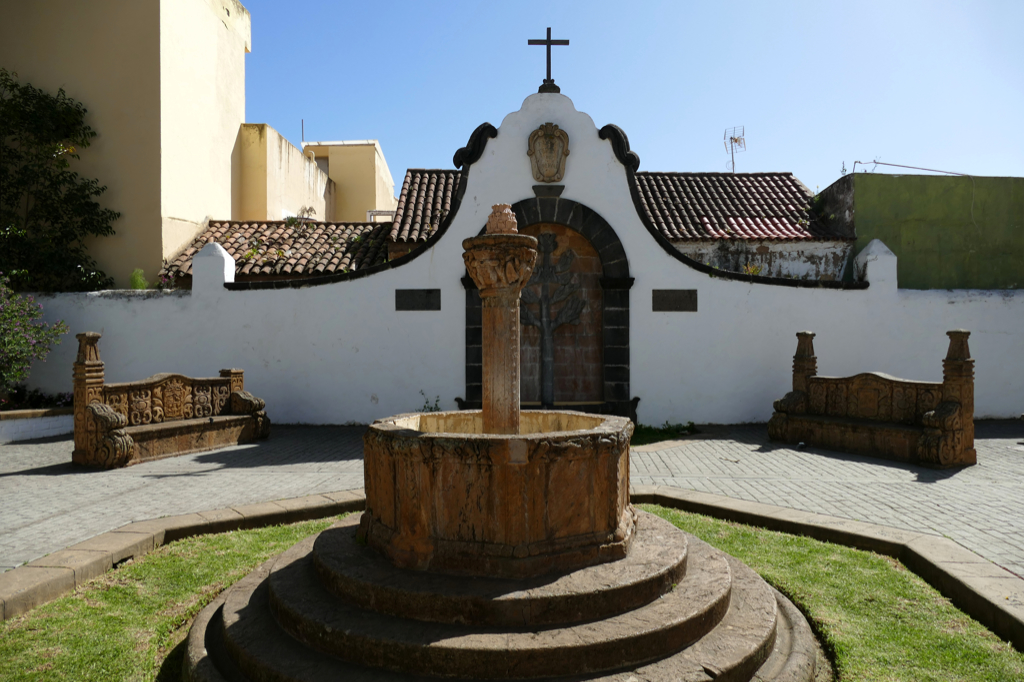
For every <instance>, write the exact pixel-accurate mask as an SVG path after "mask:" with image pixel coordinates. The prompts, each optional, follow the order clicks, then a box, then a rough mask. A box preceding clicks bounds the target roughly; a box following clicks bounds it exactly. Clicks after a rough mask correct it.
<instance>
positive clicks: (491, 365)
mask: <svg viewBox="0 0 1024 682" xmlns="http://www.w3.org/2000/svg"><path fill="white" fill-rule="evenodd" d="M462 248H463V249H465V253H463V254H462V257H463V259H464V260H465V262H466V270H467V271H468V272H469V276H470V277H472V278H473V281H474V282H475V283H476V286H477V288H478V289H479V290H480V303H481V317H482V326H483V330H482V332H483V333H482V336H483V424H484V433H507V434H518V433H519V293H520V291H522V288H523V287H524V286H525V285H526V282H527V280H529V279H530V275H531V274H532V273H533V266H534V264H535V263H536V262H537V240H536V239H535V238H533V237H531V236H529V235H525V234H519V233H518V230H517V226H516V218H515V215H514V214H513V213H512V207H511V206H510V205H508V204H496V205H495V206H494V207H493V211H492V212H491V215H490V216H488V218H487V233H486V234H483V235H481V236H479V237H472V238H470V239H466V240H465V241H463V242H462Z"/></svg>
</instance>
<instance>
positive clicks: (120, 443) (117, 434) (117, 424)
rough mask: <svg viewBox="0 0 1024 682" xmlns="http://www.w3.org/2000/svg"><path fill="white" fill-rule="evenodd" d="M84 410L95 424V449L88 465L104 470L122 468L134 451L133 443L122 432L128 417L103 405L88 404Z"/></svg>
mask: <svg viewBox="0 0 1024 682" xmlns="http://www.w3.org/2000/svg"><path fill="white" fill-rule="evenodd" d="M86 408H87V409H88V410H89V412H90V414H91V415H92V419H93V423H94V424H96V441H95V445H96V448H95V451H94V452H93V453H92V454H93V456H92V459H93V461H92V462H90V463H89V464H91V465H92V466H102V467H104V468H106V469H109V468H112V467H121V466H124V465H125V463H127V462H128V460H130V459H131V457H132V453H133V452H134V450H135V441H133V440H132V437H131V436H129V435H128V434H127V433H126V432H125V430H124V427H126V426H127V425H128V417H126V416H124V415H123V414H121V413H120V412H118V411H117V410H115V409H114V408H112V407H111V406H110V405H106V404H104V403H98V402H97V403H90V404H89V405H87V406H86Z"/></svg>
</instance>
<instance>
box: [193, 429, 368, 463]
mask: <svg viewBox="0 0 1024 682" xmlns="http://www.w3.org/2000/svg"><path fill="white" fill-rule="evenodd" d="M365 431H366V427H365V426H277V425H275V426H272V427H271V430H270V438H269V439H267V440H261V441H257V442H255V443H246V444H245V445H235V446H231V447H227V448H221V449H219V450H210V451H209V452H201V453H198V454H194V455H192V458H193V460H192V461H194V462H195V463H196V464H207V465H208V464H219V465H221V468H224V469H251V468H257V467H262V466H281V465H287V464H309V463H315V462H345V461H355V460H362V458H363V433H364V432H365ZM182 473H184V472H182ZM197 473H198V472H197Z"/></svg>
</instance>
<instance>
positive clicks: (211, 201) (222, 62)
mask: <svg viewBox="0 0 1024 682" xmlns="http://www.w3.org/2000/svg"><path fill="white" fill-rule="evenodd" d="M250 43H251V19H250V16H249V12H248V10H246V9H245V7H243V6H242V5H241V3H239V2H237V1H236V0H161V2H160V73H161V82H160V116H161V122H162V125H161V130H160V143H161V164H160V175H161V190H162V191H161V197H162V203H161V216H162V243H161V257H162V258H166V259H169V258H173V257H174V256H176V255H177V254H178V253H179V252H180V251H181V250H182V249H184V248H185V247H186V246H188V244H189V243H191V241H192V240H193V239H194V238H195V236H196V235H197V234H199V233H200V232H201V231H202V230H203V229H205V227H206V226H207V224H208V221H209V219H210V218H216V219H223V218H224V217H226V216H229V215H231V212H232V203H233V202H232V199H233V190H234V187H233V178H232V171H233V170H234V166H235V164H234V163H233V155H234V154H235V145H236V144H237V142H238V133H239V126H241V124H242V123H243V122H244V121H245V53H246V52H249V51H250V49H251V45H250ZM160 266H161V263H160V262H159V261H157V262H151V261H147V263H146V264H144V265H138V266H136V267H142V268H144V269H145V270H146V272H147V273H150V272H152V273H154V274H155V273H156V271H157V270H158V269H159V268H160Z"/></svg>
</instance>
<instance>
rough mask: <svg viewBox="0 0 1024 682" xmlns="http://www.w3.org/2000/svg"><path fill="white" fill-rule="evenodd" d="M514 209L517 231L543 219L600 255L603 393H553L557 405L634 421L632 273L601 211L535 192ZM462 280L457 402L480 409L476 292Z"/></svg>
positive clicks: (461, 406) (479, 355)
mask: <svg viewBox="0 0 1024 682" xmlns="http://www.w3.org/2000/svg"><path fill="white" fill-rule="evenodd" d="M512 210H513V212H514V213H515V215H516V221H517V222H518V223H519V228H520V230H521V231H523V232H526V233H531V232H534V231H536V229H529V228H535V226H543V225H545V224H546V225H558V226H563V227H566V228H569V230H571V231H573V232H575V233H577V234H578V236H579V237H582V238H583V239H585V240H586V241H587V242H588V243H589V245H590V246H591V247H592V248H593V251H594V252H596V254H597V257H598V258H599V259H600V276H599V277H598V278H597V281H598V283H599V285H600V300H601V310H600V315H599V316H594V317H595V318H599V320H600V332H601V333H600V336H601V339H600V346H599V347H600V355H601V358H600V362H601V370H600V374H601V380H602V381H601V384H602V385H601V387H600V393H601V396H600V398H599V399H597V400H592V401H591V400H587V401H570V404H565V403H562V404H560V401H559V400H558V399H557V397H556V400H555V407H565V408H567V409H576V410H582V411H586V412H597V413H602V414H616V415H621V416H628V417H630V418H631V419H633V420H634V421H636V406H637V403H638V402H639V398H632V399H631V397H630V385H629V289H630V287H632V285H633V278H632V277H630V274H629V261H628V260H627V258H626V252H625V249H623V248H622V242H621V241H619V238H618V235H616V234H615V230H613V229H612V227H611V225H609V224H608V222H607V221H606V220H605V219H604V218H602V217H601V215H600V214H598V213H597V212H595V211H593V210H591V209H590V208H587V207H586V206H584V205H583V204H581V203H579V202H577V201H572V200H570V199H562V198H559V197H534V198H531V199H524V200H523V201H520V202H517V203H516V204H514V205H513V206H512ZM462 283H463V286H464V287H465V289H466V398H465V399H464V400H461V399H459V400H458V403H459V407H460V408H461V409H478V408H479V407H480V404H481V400H482V394H483V387H482V383H481V381H482V376H483V366H482V364H481V363H482V350H481V345H480V344H481V335H482V331H481V327H480V321H481V315H480V294H479V292H478V291H477V290H476V286H475V285H474V284H473V281H472V280H471V279H470V278H469V277H468V276H466V277H463V278H462ZM591 298H593V297H591ZM594 300H596V299H594ZM581 402H582V404H581ZM524 407H527V408H536V407H538V405H530V404H527V405H524Z"/></svg>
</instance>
